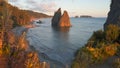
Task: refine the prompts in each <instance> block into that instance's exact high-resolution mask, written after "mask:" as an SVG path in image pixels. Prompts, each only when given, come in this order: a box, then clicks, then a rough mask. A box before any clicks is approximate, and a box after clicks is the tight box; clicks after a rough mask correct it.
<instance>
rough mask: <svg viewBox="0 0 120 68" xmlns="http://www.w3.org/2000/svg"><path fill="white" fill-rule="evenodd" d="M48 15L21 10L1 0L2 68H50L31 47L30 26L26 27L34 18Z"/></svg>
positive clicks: (0, 45) (0, 59)
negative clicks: (29, 38)
mask: <svg viewBox="0 0 120 68" xmlns="http://www.w3.org/2000/svg"><path fill="white" fill-rule="evenodd" d="M46 17H50V16H48V15H46V14H42V13H36V12H33V11H28V10H20V9H19V8H17V7H15V6H12V5H10V4H9V3H8V2H7V1H6V0H0V68H50V66H49V64H48V63H46V62H41V61H40V59H39V56H38V53H37V51H35V50H34V49H32V48H31V47H30V45H29V43H28V41H27V40H26V32H27V30H28V28H25V27H24V25H28V24H31V23H30V22H31V19H33V18H34V19H35V18H46ZM15 27H16V28H22V29H23V30H22V31H19V30H20V29H16V28H15ZM17 31H19V33H20V34H19V33H17Z"/></svg>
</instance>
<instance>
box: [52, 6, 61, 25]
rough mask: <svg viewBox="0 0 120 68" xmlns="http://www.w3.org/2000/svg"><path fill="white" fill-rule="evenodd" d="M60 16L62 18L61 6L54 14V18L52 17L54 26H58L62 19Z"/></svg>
mask: <svg viewBox="0 0 120 68" xmlns="http://www.w3.org/2000/svg"><path fill="white" fill-rule="evenodd" d="M60 18H61V8H59V9H58V10H57V11H56V12H55V14H54V16H53V18H52V26H58V23H59V21H60Z"/></svg>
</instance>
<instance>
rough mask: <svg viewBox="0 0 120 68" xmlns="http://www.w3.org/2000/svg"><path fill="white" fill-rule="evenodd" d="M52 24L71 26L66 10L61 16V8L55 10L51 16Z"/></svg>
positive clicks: (54, 25)
mask: <svg viewBox="0 0 120 68" xmlns="http://www.w3.org/2000/svg"><path fill="white" fill-rule="evenodd" d="M52 26H53V27H71V24H70V18H69V15H68V12H67V11H64V13H63V15H62V16H61V8H59V9H58V11H56V12H55V14H54V16H53V18H52Z"/></svg>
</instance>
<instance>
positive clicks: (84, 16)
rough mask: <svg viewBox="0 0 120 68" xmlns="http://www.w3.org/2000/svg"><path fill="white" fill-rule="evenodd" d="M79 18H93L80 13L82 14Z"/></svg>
mask: <svg viewBox="0 0 120 68" xmlns="http://www.w3.org/2000/svg"><path fill="white" fill-rule="evenodd" d="M80 18H93V17H92V16H89V15H82V16H80Z"/></svg>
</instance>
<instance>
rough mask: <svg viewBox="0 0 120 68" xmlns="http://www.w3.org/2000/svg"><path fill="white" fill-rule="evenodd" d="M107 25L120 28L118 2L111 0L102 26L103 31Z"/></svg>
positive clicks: (119, 0)
mask: <svg viewBox="0 0 120 68" xmlns="http://www.w3.org/2000/svg"><path fill="white" fill-rule="evenodd" d="M109 24H114V25H118V26H120V0H111V5H110V12H109V13H108V18H107V21H106V23H105V24H104V29H106V27H107V26H108V25H109Z"/></svg>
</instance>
